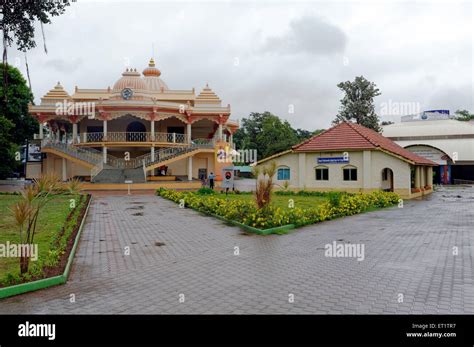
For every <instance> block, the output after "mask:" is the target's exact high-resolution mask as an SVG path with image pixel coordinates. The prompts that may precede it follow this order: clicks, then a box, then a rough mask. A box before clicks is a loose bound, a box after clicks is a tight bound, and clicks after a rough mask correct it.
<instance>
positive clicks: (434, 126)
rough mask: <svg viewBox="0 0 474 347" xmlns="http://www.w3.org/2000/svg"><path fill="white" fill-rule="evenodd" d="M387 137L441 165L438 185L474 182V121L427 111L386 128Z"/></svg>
mask: <svg viewBox="0 0 474 347" xmlns="http://www.w3.org/2000/svg"><path fill="white" fill-rule="evenodd" d="M383 135H384V136H385V137H388V138H389V139H391V140H393V141H395V142H396V143H397V144H399V145H400V146H402V147H404V148H406V149H408V150H410V151H411V152H413V153H416V154H418V155H420V156H422V157H425V158H427V159H430V160H432V161H434V162H436V163H438V164H439V165H440V166H439V167H438V168H437V170H434V177H433V180H434V183H442V184H451V183H469V182H470V181H471V182H474V122H473V121H470V122H462V121H458V120H455V119H453V118H452V117H451V116H449V114H445V113H439V112H424V113H422V114H419V115H414V116H404V117H402V119H401V122H400V123H396V124H391V125H387V126H384V127H383Z"/></svg>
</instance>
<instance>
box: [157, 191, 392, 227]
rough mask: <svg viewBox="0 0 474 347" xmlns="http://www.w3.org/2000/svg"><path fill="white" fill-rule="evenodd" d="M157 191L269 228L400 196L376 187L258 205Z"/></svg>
mask: <svg viewBox="0 0 474 347" xmlns="http://www.w3.org/2000/svg"><path fill="white" fill-rule="evenodd" d="M157 194H158V195H160V196H162V197H164V198H166V199H170V200H172V201H175V202H177V203H178V202H180V200H183V201H184V204H185V206H186V207H190V208H193V209H195V210H197V211H201V212H204V213H207V214H212V215H218V216H220V217H223V218H225V219H227V220H233V221H236V222H239V223H242V224H245V225H248V226H251V227H254V228H259V229H268V228H274V227H279V226H283V225H288V224H294V225H295V226H303V225H307V224H313V223H317V222H320V221H325V220H329V219H333V218H336V217H340V216H350V215H353V214H357V213H361V212H363V211H365V210H367V209H368V208H370V207H387V206H391V205H393V204H396V203H398V200H399V199H400V197H399V196H398V195H397V194H395V193H392V192H382V191H376V192H373V193H371V194H362V193H359V194H345V193H341V192H333V193H332V194H328V196H329V200H328V201H326V202H324V203H322V204H321V205H319V206H318V207H317V208H305V209H302V208H292V209H282V208H280V207H274V206H273V205H267V206H265V207H264V208H260V209H258V208H257V206H256V205H255V203H254V202H251V201H244V200H223V199H219V198H217V197H215V196H212V195H199V194H195V193H185V192H175V191H172V190H166V189H162V190H159V191H157Z"/></svg>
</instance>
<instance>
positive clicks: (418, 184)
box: [415, 166, 421, 188]
mask: <svg viewBox="0 0 474 347" xmlns="http://www.w3.org/2000/svg"><path fill="white" fill-rule="evenodd" d="M420 187H421V181H420V167H419V166H415V188H420Z"/></svg>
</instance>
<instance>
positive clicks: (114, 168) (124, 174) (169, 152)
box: [42, 140, 214, 183]
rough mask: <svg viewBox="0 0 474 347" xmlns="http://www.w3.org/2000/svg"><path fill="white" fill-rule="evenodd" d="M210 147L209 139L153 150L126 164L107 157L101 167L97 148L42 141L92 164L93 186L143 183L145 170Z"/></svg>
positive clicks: (100, 156)
mask: <svg viewBox="0 0 474 347" xmlns="http://www.w3.org/2000/svg"><path fill="white" fill-rule="evenodd" d="M213 146H214V141H213V140H211V141H207V142H201V143H192V144H190V145H188V146H180V147H170V148H162V149H160V150H157V151H155V153H154V156H152V155H151V153H149V154H145V155H143V156H140V157H137V158H133V159H131V160H128V161H125V160H124V159H121V158H116V157H114V156H111V155H107V164H103V162H102V161H103V154H102V152H101V151H98V150H96V149H93V148H90V147H77V146H73V145H69V144H66V143H61V142H52V141H47V140H46V141H43V142H42V148H52V149H54V150H56V151H58V152H62V153H65V154H67V155H69V156H72V157H74V158H76V159H79V160H82V161H84V162H86V163H89V164H90V165H92V166H93V168H92V169H91V177H92V182H94V183H124V181H125V180H131V181H133V183H144V182H146V178H145V173H144V171H148V170H150V169H153V168H156V167H158V166H159V165H160V163H162V162H165V161H169V160H171V159H174V158H178V157H180V156H182V155H186V154H187V153H189V152H193V151H196V150H198V149H201V148H213Z"/></svg>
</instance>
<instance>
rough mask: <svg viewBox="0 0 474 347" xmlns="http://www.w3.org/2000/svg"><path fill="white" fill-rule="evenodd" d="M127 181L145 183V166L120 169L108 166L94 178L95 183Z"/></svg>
mask: <svg viewBox="0 0 474 347" xmlns="http://www.w3.org/2000/svg"><path fill="white" fill-rule="evenodd" d="M125 181H133V183H145V182H146V181H145V175H144V173H143V168H136V169H120V168H114V167H108V168H104V169H102V171H101V172H99V173H98V174H97V175H96V176H95V177H94V179H93V182H94V183H124V182H125Z"/></svg>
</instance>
